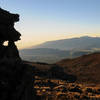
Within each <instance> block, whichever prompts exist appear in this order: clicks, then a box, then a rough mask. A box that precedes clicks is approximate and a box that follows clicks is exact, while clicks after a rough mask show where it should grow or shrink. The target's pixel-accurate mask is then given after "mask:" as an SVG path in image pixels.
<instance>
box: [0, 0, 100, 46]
mask: <svg viewBox="0 0 100 100" xmlns="http://www.w3.org/2000/svg"><path fill="white" fill-rule="evenodd" d="M0 7H1V8H4V9H7V10H8V11H10V12H12V13H19V14H20V22H18V23H16V25H15V27H16V29H17V30H18V31H19V32H20V33H21V34H22V37H21V38H22V40H21V41H20V42H18V43H17V44H18V47H19V48H24V47H29V46H32V45H36V44H39V43H42V42H44V41H49V40H57V39H64V38H70V37H77V36H82V35H89V36H100V0H0Z"/></svg>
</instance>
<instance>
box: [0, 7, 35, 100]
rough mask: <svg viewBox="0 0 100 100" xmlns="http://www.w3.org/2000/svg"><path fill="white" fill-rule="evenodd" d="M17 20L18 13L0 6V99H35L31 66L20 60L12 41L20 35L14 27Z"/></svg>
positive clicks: (18, 38)
mask: <svg viewBox="0 0 100 100" xmlns="http://www.w3.org/2000/svg"><path fill="white" fill-rule="evenodd" d="M17 21H19V15H18V14H11V13H10V12H8V11H5V10H3V9H1V8H0V100H33V98H34V100H35V94H34V93H35V92H34V90H32V67H31V66H29V65H28V64H24V63H23V62H22V60H21V58H20V56H19V52H18V49H17V46H16V45H15V43H14V42H15V41H18V40H20V36H21V34H20V33H19V32H18V31H16V29H15V28H14V23H15V22H17ZM5 41H8V46H4V45H3V43H4V42H5ZM33 80H34V79H33ZM33 96H34V97H33Z"/></svg>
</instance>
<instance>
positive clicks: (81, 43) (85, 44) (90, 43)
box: [32, 36, 100, 50]
mask: <svg viewBox="0 0 100 100" xmlns="http://www.w3.org/2000/svg"><path fill="white" fill-rule="evenodd" d="M99 43H100V37H89V36H84V37H80V38H71V39H62V40H55V41H48V42H45V43H43V44H40V45H37V46H33V47H32V48H52V49H60V50H83V49H84V50H86V49H88V50H89V49H94V48H100V44H99Z"/></svg>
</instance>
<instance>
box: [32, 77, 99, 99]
mask: <svg viewBox="0 0 100 100" xmlns="http://www.w3.org/2000/svg"><path fill="white" fill-rule="evenodd" d="M42 83H43V84H42ZM51 83H52V84H55V85H52V84H51ZM34 88H35V89H36V91H37V95H38V96H39V97H40V98H41V99H40V100H100V87H99V86H96V85H95V86H89V85H85V84H79V83H67V82H66V81H62V80H57V79H44V78H43V79H42V78H40V77H36V79H35V86H34Z"/></svg>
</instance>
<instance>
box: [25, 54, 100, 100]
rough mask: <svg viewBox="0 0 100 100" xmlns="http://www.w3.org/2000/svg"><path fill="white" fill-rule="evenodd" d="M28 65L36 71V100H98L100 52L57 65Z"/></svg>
mask: <svg viewBox="0 0 100 100" xmlns="http://www.w3.org/2000/svg"><path fill="white" fill-rule="evenodd" d="M24 63H28V64H29V65H32V66H34V68H35V72H34V74H35V82H34V88H35V89H36V93H37V95H38V96H39V100H100V53H94V54H89V55H84V56H81V57H78V58H75V59H64V60H62V61H59V62H57V63H56V64H52V65H51V64H46V63H30V62H24Z"/></svg>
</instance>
